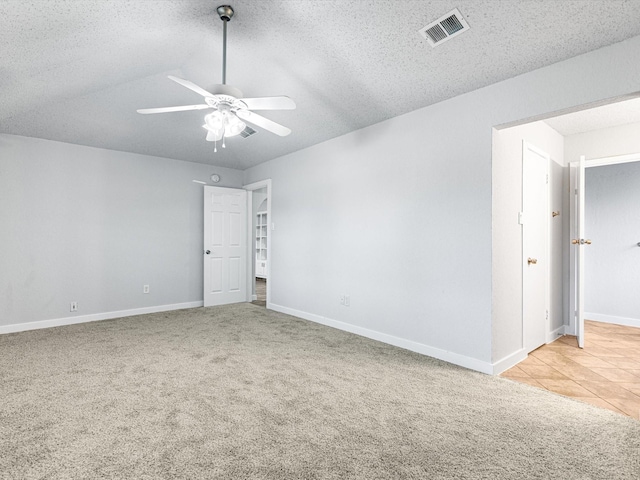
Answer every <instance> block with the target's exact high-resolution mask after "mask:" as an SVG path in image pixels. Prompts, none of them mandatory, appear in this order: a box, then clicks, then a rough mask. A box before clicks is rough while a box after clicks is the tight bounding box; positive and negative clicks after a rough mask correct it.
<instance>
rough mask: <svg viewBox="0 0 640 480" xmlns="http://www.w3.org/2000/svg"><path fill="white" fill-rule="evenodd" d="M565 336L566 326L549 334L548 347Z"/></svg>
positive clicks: (561, 326)
mask: <svg viewBox="0 0 640 480" xmlns="http://www.w3.org/2000/svg"><path fill="white" fill-rule="evenodd" d="M564 335H566V326H565V325H560V326H559V327H558V328H556V329H555V330H553V331H551V332H549V333H548V334H547V345H548V344H550V343H553V342H555V341H556V340H558V339H559V338H560V337H562V336H564Z"/></svg>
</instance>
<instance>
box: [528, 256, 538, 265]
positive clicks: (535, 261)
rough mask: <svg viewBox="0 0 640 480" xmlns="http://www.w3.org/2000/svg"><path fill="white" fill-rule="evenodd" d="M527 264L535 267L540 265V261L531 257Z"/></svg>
mask: <svg viewBox="0 0 640 480" xmlns="http://www.w3.org/2000/svg"><path fill="white" fill-rule="evenodd" d="M527 263H528V264H529V265H535V264H536V263H538V259H537V258H531V257H529V259H528V260H527Z"/></svg>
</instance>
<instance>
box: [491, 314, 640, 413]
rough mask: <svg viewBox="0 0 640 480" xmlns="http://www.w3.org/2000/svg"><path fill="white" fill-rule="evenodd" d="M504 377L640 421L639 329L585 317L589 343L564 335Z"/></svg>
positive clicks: (538, 350) (531, 355) (503, 374)
mask: <svg viewBox="0 0 640 480" xmlns="http://www.w3.org/2000/svg"><path fill="white" fill-rule="evenodd" d="M502 376H503V377H507V378H510V379H511V380H516V381H518V382H523V383H527V384H529V385H533V386H535V387H539V388H544V389H546V390H550V391H552V392H556V393H559V394H560V395H565V396H567V397H573V398H575V399H577V400H581V401H583V402H587V403H591V404H593V405H596V406H598V407H602V408H607V409H609V410H613V411H614V412H618V413H622V414H624V415H627V416H629V417H632V418H635V419H636V420H640V328H634V327H624V326H621V325H613V324H609V323H599V322H592V321H586V322H585V347H584V349H580V348H578V343H577V341H576V337H572V336H569V335H567V336H564V337H561V338H559V339H558V340H556V341H555V342H553V343H550V344H549V345H543V346H542V347H540V348H538V349H537V350H534V351H533V352H531V353H530V354H529V356H528V357H527V359H526V360H523V361H522V362H520V363H519V364H518V365H516V366H515V367H513V368H510V369H509V370H507V371H506V372H504V373H502Z"/></svg>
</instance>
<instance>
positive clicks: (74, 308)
mask: <svg viewBox="0 0 640 480" xmlns="http://www.w3.org/2000/svg"><path fill="white" fill-rule="evenodd" d="M69 311H70V312H77V311H78V302H71V303H70V304H69Z"/></svg>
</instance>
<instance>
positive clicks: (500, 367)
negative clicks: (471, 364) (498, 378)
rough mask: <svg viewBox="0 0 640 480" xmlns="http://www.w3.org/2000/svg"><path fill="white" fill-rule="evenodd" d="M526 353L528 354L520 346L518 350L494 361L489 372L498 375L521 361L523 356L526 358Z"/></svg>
mask: <svg viewBox="0 0 640 480" xmlns="http://www.w3.org/2000/svg"><path fill="white" fill-rule="evenodd" d="M528 355H529V354H528V353H527V351H526V350H525V349H524V348H521V349H520V350H518V351H516V352H513V353H511V354H509V355H507V356H506V357H504V358H502V359H501V360H498V361H497V362H494V363H493V370H492V372H491V373H492V374H493V375H500V374H501V373H502V372H504V371H505V370H509V369H510V368H511V367H513V366H515V365H517V364H518V363H520V362H521V361H523V360H524V359H525V358H527V356H528Z"/></svg>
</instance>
